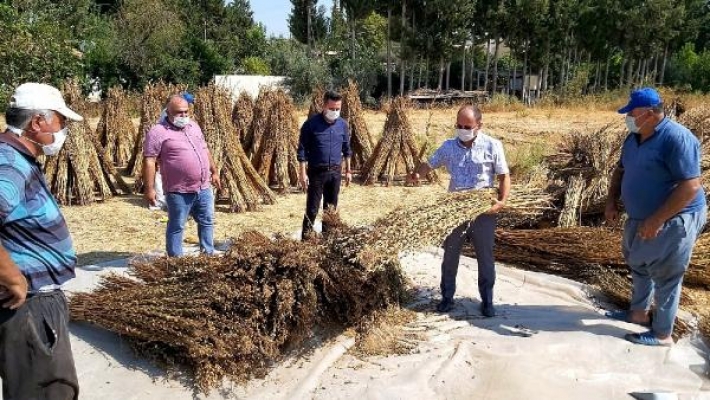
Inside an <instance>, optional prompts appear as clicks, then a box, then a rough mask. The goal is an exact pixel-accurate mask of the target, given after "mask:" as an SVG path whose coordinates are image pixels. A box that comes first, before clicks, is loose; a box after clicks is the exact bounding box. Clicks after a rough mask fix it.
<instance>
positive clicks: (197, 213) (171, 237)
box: [143, 95, 220, 257]
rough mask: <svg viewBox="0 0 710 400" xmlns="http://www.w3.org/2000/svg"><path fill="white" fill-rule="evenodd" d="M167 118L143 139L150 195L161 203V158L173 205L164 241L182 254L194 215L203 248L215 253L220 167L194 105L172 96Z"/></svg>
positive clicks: (152, 201)
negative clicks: (157, 186) (195, 115)
mask: <svg viewBox="0 0 710 400" xmlns="http://www.w3.org/2000/svg"><path fill="white" fill-rule="evenodd" d="M166 109H167V118H166V119H165V120H164V121H162V122H161V123H159V124H157V125H155V126H153V127H152V128H151V129H150V131H148V133H147V135H146V138H145V143H144V145H143V155H144V157H145V161H144V166H143V181H144V182H145V198H146V200H148V203H149V204H150V205H153V206H154V205H155V204H156V192H155V187H154V182H155V169H156V162H157V161H156V160H160V171H161V175H162V181H163V188H164V190H165V193H166V196H165V201H166V203H167V207H168V226H167V228H166V233H165V247H166V250H167V253H168V256H170V257H177V256H181V255H182V254H183V250H182V239H183V232H184V230H185V222H187V217H188V215H192V217H193V218H194V219H195V222H197V235H198V237H199V241H200V250H201V251H202V252H204V253H207V254H213V253H214V239H213V236H214V194H213V193H212V187H211V185H214V186H216V187H217V188H218V189H219V188H220V183H219V173H218V171H217V168H216V167H215V165H214V162H213V161H212V156H211V155H210V152H209V150H208V148H207V142H206V141H205V138H204V136H203V134H202V130H201V129H200V127H199V126H198V125H197V123H195V122H193V121H191V120H190V117H189V116H188V114H189V105H188V102H187V100H185V99H184V98H183V97H182V96H181V95H173V96H170V98H169V99H168V102H167V105H166Z"/></svg>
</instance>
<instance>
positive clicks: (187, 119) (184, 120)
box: [173, 117, 190, 129]
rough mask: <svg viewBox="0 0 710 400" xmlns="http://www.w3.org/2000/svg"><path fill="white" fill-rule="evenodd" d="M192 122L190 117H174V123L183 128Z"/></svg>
mask: <svg viewBox="0 0 710 400" xmlns="http://www.w3.org/2000/svg"><path fill="white" fill-rule="evenodd" d="M189 123H190V117H175V118H174V119H173V125H175V126H176V127H178V128H180V129H182V128H184V127H186V126H187V124H189Z"/></svg>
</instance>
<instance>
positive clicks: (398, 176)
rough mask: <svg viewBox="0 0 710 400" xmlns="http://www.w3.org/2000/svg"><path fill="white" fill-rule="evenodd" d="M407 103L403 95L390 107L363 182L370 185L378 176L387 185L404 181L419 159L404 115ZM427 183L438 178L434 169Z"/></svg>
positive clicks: (419, 161)
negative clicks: (396, 181)
mask: <svg viewBox="0 0 710 400" xmlns="http://www.w3.org/2000/svg"><path fill="white" fill-rule="evenodd" d="M409 108H410V104H409V102H408V101H407V99H406V98H404V97H398V98H396V99H394V100H393V101H392V103H391V105H390V107H389V112H388V114H387V120H386V121H385V127H384V132H383V134H382V138H381V139H380V141H379V142H378V143H377V146H375V150H374V151H373V153H372V156H371V157H370V159H369V160H368V161H367V163H366V165H365V167H364V168H363V170H362V174H361V175H362V176H363V180H364V182H365V184H373V183H375V182H377V181H379V180H380V179H382V180H384V181H385V183H386V184H387V185H389V184H391V183H392V182H393V181H395V180H400V181H401V180H405V179H406V176H407V175H408V174H411V173H413V172H414V170H415V168H417V167H418V165H419V163H421V162H422V160H421V159H420V158H419V154H420V152H419V149H417V145H416V142H415V140H414V133H413V130H412V126H411V124H410V122H409V118H408V117H407V110H408V109H409ZM426 178H427V180H429V182H435V181H437V180H438V177H437V175H436V173H435V172H434V171H432V172H430V173H429V174H428V175H427V177H426Z"/></svg>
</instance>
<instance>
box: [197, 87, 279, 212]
mask: <svg viewBox="0 0 710 400" xmlns="http://www.w3.org/2000/svg"><path fill="white" fill-rule="evenodd" d="M232 111H233V106H232V98H231V94H230V93H229V91H228V90H226V89H224V88H222V87H219V86H217V85H214V84H210V85H208V86H206V87H203V88H200V89H199V90H197V92H196V101H195V121H196V122H197V124H198V125H199V126H200V128H201V129H202V132H203V134H204V137H205V141H206V142H207V146H208V147H209V150H210V154H211V155H212V160H213V161H214V163H215V168H216V169H217V171H218V174H219V176H220V182H221V184H222V189H221V190H220V191H219V192H218V193H217V198H218V199H220V198H226V199H227V200H228V202H229V211H231V212H244V211H257V210H258V209H259V206H260V205H261V204H274V203H275V202H276V196H275V195H274V193H273V192H272V191H271V189H269V187H268V185H267V184H266V182H264V180H263V179H262V178H261V177H260V176H259V174H258V173H257V171H256V169H255V168H254V166H253V165H252V164H251V161H249V158H248V157H247V155H246V153H245V152H244V149H243V148H242V145H241V143H240V142H239V131H238V128H237V126H235V125H234V123H233V122H232V115H233V113H232Z"/></svg>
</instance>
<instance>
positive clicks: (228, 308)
mask: <svg viewBox="0 0 710 400" xmlns="http://www.w3.org/2000/svg"><path fill="white" fill-rule="evenodd" d="M514 193H520V196H511V202H510V203H509V204H510V208H509V212H511V213H521V214H529V213H538V212H539V210H540V209H541V208H545V207H547V205H548V204H549V199H547V198H546V197H545V195H544V194H542V193H537V192H536V193H533V192H529V191H514ZM490 196H491V193H490V192H488V191H472V192H466V193H458V194H455V195H445V196H441V197H439V198H436V199H434V200H432V201H431V202H430V203H427V204H426V205H424V206H421V205H420V206H413V207H409V208H402V209H399V210H397V211H395V212H393V213H391V214H389V215H388V216H386V217H384V218H382V219H381V220H379V221H377V222H376V223H375V225H374V226H372V227H368V228H364V227H361V228H350V227H347V226H345V225H344V224H342V222H340V221H339V219H338V218H337V214H333V213H332V212H329V213H326V215H325V216H324V218H326V219H328V224H329V226H331V227H332V229H331V230H330V231H329V233H328V235H327V236H325V237H323V238H322V239H320V240H311V241H307V242H300V241H294V240H292V239H288V238H284V237H277V238H275V239H268V238H266V237H265V236H263V235H261V234H258V233H246V234H244V235H242V236H241V237H240V238H239V239H238V240H236V241H235V244H234V245H233V247H232V248H231V249H230V251H229V252H228V253H227V254H226V255H225V256H223V257H206V256H203V257H196V258H190V257H184V258H162V259H158V260H155V261H153V262H146V263H138V264H135V265H133V267H132V270H131V274H132V276H130V277H125V276H118V275H109V276H107V277H105V278H102V281H101V283H100V286H99V288H98V289H97V290H95V291H94V292H93V293H78V294H75V295H74V296H72V298H71V301H70V308H71V312H72V318H73V319H74V320H78V321H86V322H89V323H92V324H96V325H98V326H101V327H104V328H106V329H108V330H111V331H113V332H116V333H118V334H121V335H123V336H124V337H126V338H128V339H130V340H131V342H132V344H133V345H134V347H135V348H136V349H137V350H138V352H139V353H140V354H143V355H144V356H146V357H148V358H150V359H152V360H159V361H161V362H162V363H163V364H164V365H167V366H176V365H182V366H185V367H187V368H188V369H189V370H190V371H192V373H193V374H194V376H195V378H196V382H197V384H198V386H199V387H200V388H201V389H202V390H207V389H209V388H211V387H214V386H215V385H216V384H218V383H219V382H220V381H221V380H222V379H223V378H225V377H228V378H231V379H235V380H237V381H243V380H245V379H249V378H252V377H263V376H264V375H265V374H266V372H268V368H269V367H270V366H271V365H272V364H273V363H274V362H277V361H279V360H281V359H282V357H283V356H284V354H285V353H286V352H287V351H288V350H289V349H293V348H294V347H295V346H298V345H299V344H300V343H302V341H303V340H304V339H305V338H307V337H309V336H310V335H312V334H313V332H314V329H315V328H317V327H318V326H325V325H327V326H329V327H330V328H331V331H332V328H333V327H334V326H336V327H337V326H340V327H341V331H342V329H345V328H346V327H350V326H354V327H356V328H357V327H359V326H361V324H363V323H366V321H368V319H369V318H370V316H371V315H372V314H373V313H374V312H376V311H378V310H384V309H386V308H387V307H390V306H392V305H398V304H401V302H402V301H403V298H404V294H405V287H406V286H405V279H404V276H403V274H402V271H401V268H400V265H399V260H398V253H399V252H400V251H404V250H407V249H414V248H418V247H420V246H427V245H431V244H437V243H440V242H441V241H442V240H443V238H444V237H445V236H446V235H448V233H449V230H450V229H453V227H456V226H458V225H460V224H461V223H464V222H466V221H468V220H470V219H473V218H475V217H476V216H477V215H479V214H480V213H481V212H482V211H485V210H486V209H487V207H490V204H491V198H490ZM516 198H517V199H519V200H513V199H516ZM391 226H395V228H391ZM409 238H411V239H412V240H410V239H409ZM335 333H337V332H335Z"/></svg>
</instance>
